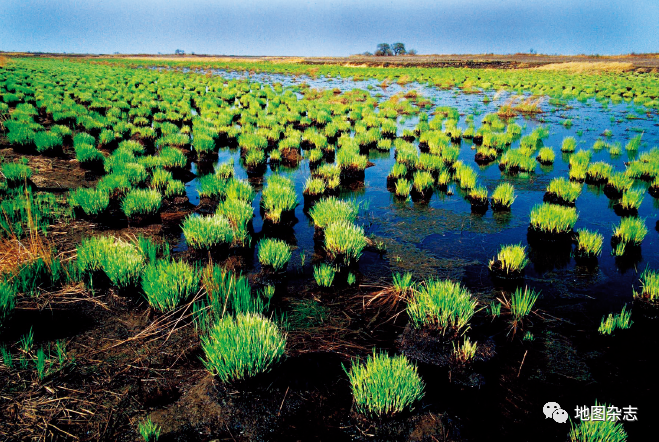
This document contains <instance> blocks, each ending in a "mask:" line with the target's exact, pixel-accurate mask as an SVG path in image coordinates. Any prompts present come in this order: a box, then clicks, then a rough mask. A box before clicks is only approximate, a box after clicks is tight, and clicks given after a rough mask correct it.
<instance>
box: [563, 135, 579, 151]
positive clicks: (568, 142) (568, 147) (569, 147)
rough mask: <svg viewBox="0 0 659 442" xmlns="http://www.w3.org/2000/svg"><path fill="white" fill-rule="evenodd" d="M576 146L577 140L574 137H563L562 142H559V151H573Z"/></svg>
mask: <svg viewBox="0 0 659 442" xmlns="http://www.w3.org/2000/svg"><path fill="white" fill-rule="evenodd" d="M576 148H577V140H576V139H575V138H574V137H565V138H563V143H562V144H561V152H565V153H571V152H574V151H575V150H576Z"/></svg>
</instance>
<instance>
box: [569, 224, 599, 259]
mask: <svg viewBox="0 0 659 442" xmlns="http://www.w3.org/2000/svg"><path fill="white" fill-rule="evenodd" d="M603 242H604V236H603V235H602V234H600V233H598V232H591V231H590V230H588V229H579V230H577V248H576V250H575V252H574V255H575V256H577V257H580V258H596V257H598V256H599V255H601V254H602V244H603Z"/></svg>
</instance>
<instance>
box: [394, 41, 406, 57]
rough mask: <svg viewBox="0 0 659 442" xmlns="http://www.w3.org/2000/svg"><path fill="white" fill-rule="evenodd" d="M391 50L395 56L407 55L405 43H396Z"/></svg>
mask: <svg viewBox="0 0 659 442" xmlns="http://www.w3.org/2000/svg"><path fill="white" fill-rule="evenodd" d="M391 49H392V50H393V51H394V55H405V54H406V53H407V51H405V43H394V44H392V45H391Z"/></svg>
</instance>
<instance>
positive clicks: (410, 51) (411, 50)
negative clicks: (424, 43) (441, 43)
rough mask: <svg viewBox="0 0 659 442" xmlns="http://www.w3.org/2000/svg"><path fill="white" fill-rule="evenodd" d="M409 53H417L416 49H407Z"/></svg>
mask: <svg viewBox="0 0 659 442" xmlns="http://www.w3.org/2000/svg"><path fill="white" fill-rule="evenodd" d="M407 55H416V49H410V50H409V51H407Z"/></svg>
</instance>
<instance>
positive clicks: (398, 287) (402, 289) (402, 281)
mask: <svg viewBox="0 0 659 442" xmlns="http://www.w3.org/2000/svg"><path fill="white" fill-rule="evenodd" d="M391 277H392V279H393V290H394V292H395V293H396V294H398V295H399V296H405V295H407V294H409V293H412V290H413V289H414V287H415V286H416V284H415V283H414V282H413V281H412V273H410V272H406V273H404V274H402V275H401V274H400V273H398V272H396V273H394V274H392V275H391Z"/></svg>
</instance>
